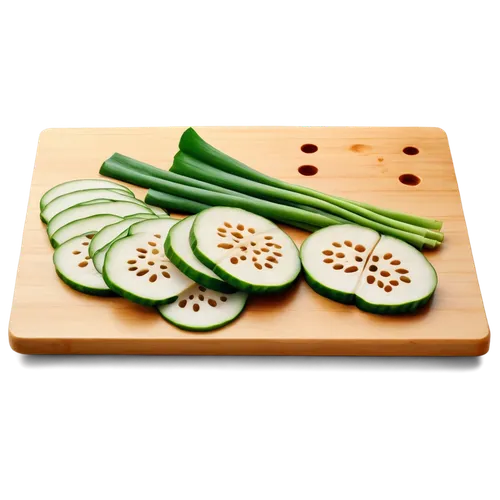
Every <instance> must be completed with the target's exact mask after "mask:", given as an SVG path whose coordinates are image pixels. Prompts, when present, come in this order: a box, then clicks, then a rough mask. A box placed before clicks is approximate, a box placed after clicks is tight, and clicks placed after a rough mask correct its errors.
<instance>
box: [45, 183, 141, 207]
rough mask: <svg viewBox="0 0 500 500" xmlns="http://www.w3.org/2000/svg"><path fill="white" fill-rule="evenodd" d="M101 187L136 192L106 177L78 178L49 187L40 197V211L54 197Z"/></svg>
mask: <svg viewBox="0 0 500 500" xmlns="http://www.w3.org/2000/svg"><path fill="white" fill-rule="evenodd" d="M101 188H104V189H106V188H108V189H109V188H113V189H120V190H122V191H127V192H128V193H130V194H131V195H132V196H134V193H133V192H132V191H131V190H130V189H129V188H128V187H125V186H122V185H121V184H118V183H116V182H112V181H107V180H105V179H77V180H74V181H68V182H63V183H62V184H58V185H57V186H54V187H53V188H51V189H49V190H48V191H47V192H46V193H45V194H44V195H43V196H42V198H41V199H40V211H43V210H44V209H45V207H46V206H47V205H48V204H49V203H50V202H51V201H52V200H53V199H54V198H57V197H59V196H62V195H64V194H67V193H73V192H74V191H83V190H84V189H101Z"/></svg>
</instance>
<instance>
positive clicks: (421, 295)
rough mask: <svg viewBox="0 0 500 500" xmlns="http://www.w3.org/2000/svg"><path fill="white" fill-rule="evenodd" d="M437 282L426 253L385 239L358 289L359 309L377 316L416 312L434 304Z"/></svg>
mask: <svg viewBox="0 0 500 500" xmlns="http://www.w3.org/2000/svg"><path fill="white" fill-rule="evenodd" d="M437 282H438V278H437V273H436V271H435V269H434V267H433V266H432V264H431V263H430V262H429V261H428V260H427V259H426V258H425V256H424V255H423V254H422V253H420V252H419V251H418V250H417V249H415V248H414V247H412V246H410V245H408V244H407V243H405V242H404V241H401V240H398V239H396V238H391V237H390V236H382V238H381V239H380V242H379V243H378V245H377V246H376V247H375V249H374V250H373V253H372V255H371V257H370V262H369V263H368V265H367V267H365V270H364V272H363V275H362V277H361V280H360V282H359V286H358V288H357V289H356V305H357V306H358V307H359V308H360V309H362V310H364V311H368V312H372V313H377V314H401V313H409V312H413V311H415V310H416V309H418V308H419V307H422V306H423V305H425V304H426V303H427V302H428V301H429V300H430V298H431V297H432V295H433V294H434V291H435V290H436V287H437Z"/></svg>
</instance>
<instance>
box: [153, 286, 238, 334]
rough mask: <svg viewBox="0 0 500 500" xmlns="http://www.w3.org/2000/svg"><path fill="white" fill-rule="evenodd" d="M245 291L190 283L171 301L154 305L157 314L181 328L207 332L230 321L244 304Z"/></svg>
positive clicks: (236, 315)
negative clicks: (227, 292) (220, 290)
mask: <svg viewBox="0 0 500 500" xmlns="http://www.w3.org/2000/svg"><path fill="white" fill-rule="evenodd" d="M247 298H248V295H247V294H246V293H243V292H237V293H232V294H224V293H221V292H216V291H214V290H208V289H207V288H205V287H204V286H202V285H198V284H196V285H194V286H191V287H190V288H188V289H187V290H186V291H184V292H183V293H181V294H180V295H179V297H177V299H176V300H175V301H174V302H172V303H171V304H167V305H163V306H159V307H158V311H159V312H160V314H161V315H162V316H163V317H164V318H165V319H166V320H167V321H168V322H169V323H172V324H174V325H176V326H178V327H179V328H181V329H183V330H189V331H195V332H207V331H210V330H215V329H216V328H220V327H222V326H224V325H227V324H228V323H230V322H231V321H234V320H235V319H236V318H237V317H238V316H239V315H240V314H241V312H242V311H243V309H244V308H245V304H246V301H247Z"/></svg>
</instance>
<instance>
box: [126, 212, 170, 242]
mask: <svg viewBox="0 0 500 500" xmlns="http://www.w3.org/2000/svg"><path fill="white" fill-rule="evenodd" d="M177 222H179V219H174V218H171V217H161V218H156V219H150V220H144V221H141V222H137V223H135V224H134V225H132V226H130V229H129V234H130V235H133V234H139V233H149V234H151V235H153V234H159V235H160V237H161V240H160V241H161V243H162V245H163V242H164V241H165V238H166V237H167V234H168V232H169V230H170V228H172V227H173V226H174V225H175V224H176V223H177Z"/></svg>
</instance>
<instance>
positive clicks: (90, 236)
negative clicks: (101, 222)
mask: <svg viewBox="0 0 500 500" xmlns="http://www.w3.org/2000/svg"><path fill="white" fill-rule="evenodd" d="M85 237H86V238H88V239H89V240H91V239H92V238H93V237H94V235H93V234H86V235H85Z"/></svg>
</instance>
